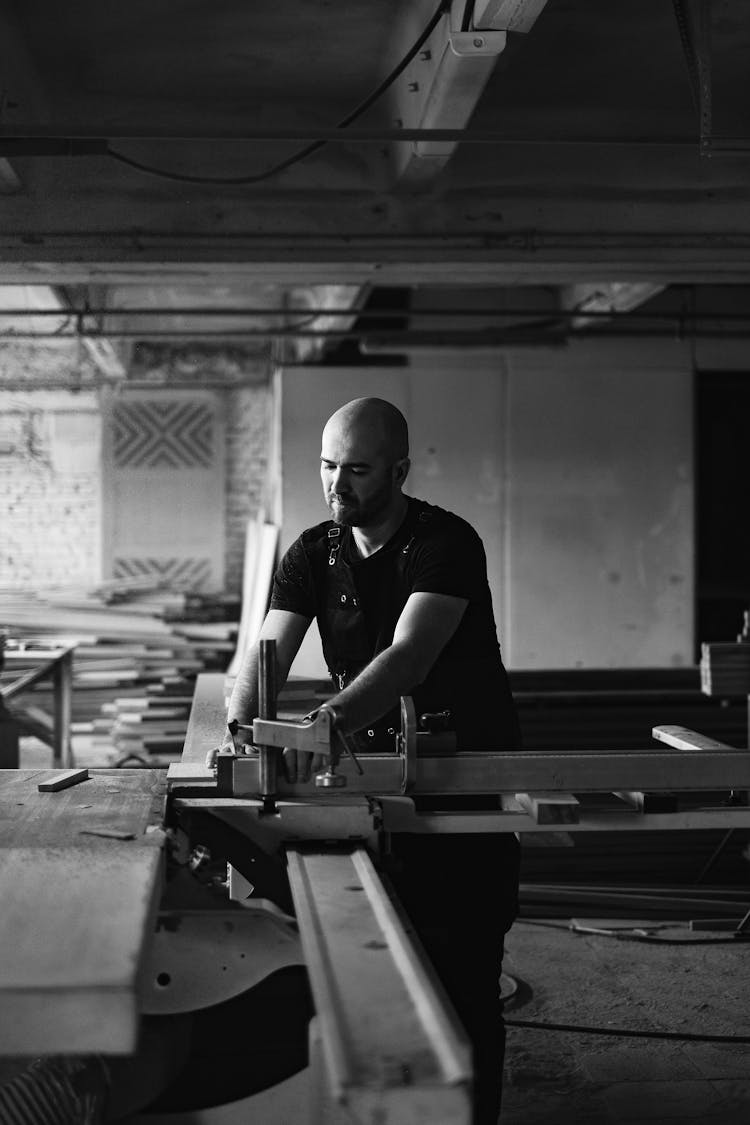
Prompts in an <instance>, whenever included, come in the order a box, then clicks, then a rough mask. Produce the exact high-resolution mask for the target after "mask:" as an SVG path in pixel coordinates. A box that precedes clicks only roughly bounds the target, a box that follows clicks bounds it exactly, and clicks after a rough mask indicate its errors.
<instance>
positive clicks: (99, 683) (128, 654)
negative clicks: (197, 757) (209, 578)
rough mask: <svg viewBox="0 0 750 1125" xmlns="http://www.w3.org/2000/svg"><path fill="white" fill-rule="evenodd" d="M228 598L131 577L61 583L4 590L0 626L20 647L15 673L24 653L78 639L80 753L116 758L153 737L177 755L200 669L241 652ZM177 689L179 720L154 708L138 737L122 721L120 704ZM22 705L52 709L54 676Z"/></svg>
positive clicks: (145, 746) (11, 645)
mask: <svg viewBox="0 0 750 1125" xmlns="http://www.w3.org/2000/svg"><path fill="white" fill-rule="evenodd" d="M227 601H228V600H227V599H225V598H224V597H223V596H222V595H218V596H216V597H213V596H211V597H209V596H199V595H195V594H186V593H184V592H182V591H172V590H169V589H161V588H157V589H155V588H154V587H153V584H151V586H149V587H148V588H145V587H143V586H140V587H136V588H133V587H132V584H128V583H125V584H122V586H121V585H120V584H115V583H109V584H107V589H105V590H103V591H102V590H96V591H89V592H84V593H83V594H82V595H80V594H79V592H77V591H73V592H71V591H60V590H56V591H52V592H49V593H45V594H44V595H35V596H31V595H29V596H25V597H19V595H18V594H17V593H15V594H14V595H13V597H12V598H10V597H3V595H2V593H1V592H0V628H4V629H5V630H6V631H7V632H8V634H9V638H10V640H9V642H8V651H13V652H15V659H14V661H13V664H14V669H13V671H10V670H8V671H6V673H5V676H6V677H8V676H11V675H14V674H17V670H18V669H19V667H22V662H23V654H24V652H26V653H27V654H28V657H29V662H30V663H31V662H32V660H33V657H34V655H35V654H36V655H38V654H39V653H43V652H44V651H45V650H48V649H54V648H56V647H60V646H61V645H69V644H71V643H74V644H75V645H76V648H75V652H74V656H73V726H72V734H73V754H74V758H76V760H81V759H82V758H83V759H84V760H86V761H87V762H90V763H93V762H94V761H95V760H99V761H101V762H102V763H104V764H110V763H111V762H112V761H113V760H116V759H119V758H120V757H122V756H123V754H124V753H126V752H127V753H134V752H138V753H140V754H141V755H149V754H150V753H151V752H152V747H153V746H154V745H155V741H154V739H155V737H157V736H158V741H159V751H160V752H161V751H164V752H165V753H169V754H170V755H171V756H174V757H178V756H179V754H180V751H181V749H182V741H183V740H184V731H185V729H186V724H187V718H186V716H187V710H188V708H189V701H190V699H191V698H192V694H193V689H194V684H195V677H196V675H197V674H198V673H199V672H202V671H205V670H211V671H215V670H221V669H223V668H225V667H226V664H227V661H228V660H229V659H230V657H231V655H232V653H233V652H234V650H235V637H236V633H237V623H236V622H233V621H224V620H216V619H215V618H217V617H219V616H220V615H221V616H224V615H226V612H227ZM193 617H195V618H197V619H196V620H193V619H192V618H193ZM211 618H214V620H211ZM19 660H20V663H19ZM174 693H178V695H179V697H180V699H181V700H183V701H184V700H185V699H187V700H188V703H187V704H185V703H184V702H183V703H181V704H180V705H179V706H180V708H181V710H180V722H179V723H178V722H177V721H176V719H177V716H176V715H175V714H174V710H175V708H174V705H172V712H173V714H172V715H170V720H169V727H168V729H167V730H164V729H162V728H163V724H161V726H160V727H159V728H158V729H157V727H156V725H155V724H156V723H157V722H159V723H161V718H162V716H158V717H157V716H150V717H149V719H148V720H147V721H146V722H145V723H142V725H141V727H140V728H139V731H140V733H139V735H138V737H136V736H135V732H134V731H133V730H130V729H129V728H128V726H127V724H126V723H122V722H121V721H120V711H124V713H126V714H128V715H132V714H133V713H134V710H135V708H137V707H138V706H141V704H139V703H138V702H136V703H135V704H134V705H133V706H130V704H129V702H128V701H129V700H131V699H135V700H136V701H138V700H141V701H142V700H143V699H144V698H147V699H148V698H150V697H151V696H153V697H154V698H155V699H156V700H158V699H159V698H160V697H161V696H162V695H166V694H170V695H171V694H174ZM20 703H21V705H22V706H23V707H25V708H26V710H27V711H31V712H32V713H37V712H38V713H40V714H41V713H46V714H47V715H51V714H52V713H53V699H52V684H51V683H50V682H49V681H43V682H41V683H39V684H38V685H36V686H35V688H33V689H32V690H31V691H30V692H29V693H28V694H25V695H24V696H23V698H22V699H21V700H20ZM149 710H150V707H149ZM130 725H131V726H132V725H133V724H132V722H131V724H130ZM162 736H163V737H162ZM167 738H168V741H166V739H167ZM150 764H160V763H156V762H151V763H150Z"/></svg>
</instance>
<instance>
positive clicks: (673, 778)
mask: <svg viewBox="0 0 750 1125" xmlns="http://www.w3.org/2000/svg"><path fill="white" fill-rule="evenodd" d="M362 765H363V768H364V774H363V775H362V776H359V775H358V774H357V772H356V770H355V768H354V766H353V763H352V762H351V759H349V758H343V759H342V760H341V762H340V763H339V766H338V772H339V773H340V774H342V776H344V777H345V778H346V791H347V792H348V793H350V794H351V793H367V794H370V795H376V794H379V793H382V794H397V793H400V791H401V772H402V767H401V764H400V762H399V761H398V759H396V758H394V756H393V755H388V756H386V755H379V754H372V755H368V756H367V757H365V758H364V759H363V762H362ZM233 773H234V795H235V796H242V795H248V796H253V795H255V794H257V793H258V791H259V789H258V759H257V757H256V756H255V755H247V756H245V757H242V758H237V759H235V760H234V762H233ZM691 789H695V790H702V791H705V790H721V789H724V790H729V789H750V754H748V753H747V751H746V750H734V749H730V748H725V749H720V750H716V749H710V750H695V751H694V752H692V753H690V754H684V753H681V752H680V751H679V750H677V749H672V748H664V749H661V748H658V749H657V748H654V749H651V750H627V751H616V752H597V751H594V750H591V751H583V752H580V751H575V750H571V751H564V752H560V753H544V752H538V751H520V752H516V751H506V752H500V753H493V752H491V751H488V752H487V753H474V752H472V753H468V752H467V753H460V754H454V755H450V756H446V757H441V758H437V757H436V758H428V757H424V758H418V759H417V789H416V791H417V792H418V793H454V794H455V793H498V792H537V791H541V792H555V793H557V792H563V793H571V792H572V793H596V792H605V793H609V792H613V791H621V790H622V791H625V790H653V791H657V790H667V791H669V792H672V791H675V790H680V791H682V790H691ZM278 793H279V796H280V797H294V796H300V797H301V796H307V797H309V796H310V795H311V794H312V793H314V787H313V786H312V785H311V784H308V783H304V782H297V783H294V784H292V783H290V782H287V781H285V780H284V779H283V778H282V777H280V778H279V781H278Z"/></svg>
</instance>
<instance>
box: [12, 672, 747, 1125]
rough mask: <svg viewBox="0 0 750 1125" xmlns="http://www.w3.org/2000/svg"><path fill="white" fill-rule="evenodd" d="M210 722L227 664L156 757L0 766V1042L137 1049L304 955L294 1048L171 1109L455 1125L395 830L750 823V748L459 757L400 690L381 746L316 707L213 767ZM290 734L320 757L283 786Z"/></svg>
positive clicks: (458, 1108) (446, 1042) (444, 1015)
mask: <svg viewBox="0 0 750 1125" xmlns="http://www.w3.org/2000/svg"><path fill="white" fill-rule="evenodd" d="M273 703H275V701H273ZM265 710H266V712H268V711H269V710H273V711H274V713H275V707H274V706H272V705H269V706H267V707H266V708H265ZM225 723H226V693H225V681H224V677H223V676H222V675H219V674H213V675H203V676H200V677H199V679H198V683H197V688H196V694H195V699H194V703H193V709H192V714H191V719H190V725H189V729H188V735H187V739H186V743H185V749H184V753H183V756H182V761H181V762H180V763H176V764H174V765H172V766H171V767H170V768H169V770H168V772H167V773H166V774H165V773H164V771H160V770H92V771H89V776H88V778H87V779H84V780H82V781H81V782H80V783H79V784H76V785H72V786H70V787H68V788H64V789H61V790H59V791H56V792H55V791H53V792H39V790H38V785H39V782H40V781H42V780H44V778H45V776H46V774H47V773H49V772H51V771H27V770H20V771H3V772H4V776H3V777H2V778H0V843H1V844H2V847H3V849H4V862H3V864H2V867H1V868H0V880H1V881H2V888H1V889H0V893H2V901H3V910H2V912H1V913H0V935H1V938H0V944H1V947H2V949H3V958H2V962H1V963H0V1003H1V1004H2V1010H3V1013H4V1018H3V1020H2V1021H1V1022H0V1056H3V1055H5V1056H8V1057H16V1056H26V1055H31V1054H59V1053H61V1052H68V1053H72V1054H86V1053H94V1052H96V1053H101V1054H103V1055H106V1056H112V1057H115V1056H118V1055H120V1056H121V1055H128V1054H132V1053H133V1052H135V1051H136V1050H137V1047H138V1029H139V1020H141V1018H142V1017H144V1016H161V1017H167V1018H169V1017H170V1016H176V1015H178V1014H180V1013H190V1012H198V1011H202V1010H209V1009H211V1008H212V1007H213V1006H215V1005H217V1004H219V1003H222V1002H225V1001H227V1000H228V999H230V998H231V997H235V996H238V995H240V994H243V993H246V992H247V990H248V989H251V988H253V987H254V986H256V985H258V983H259V982H261V981H263V980H265V979H266V978H268V977H269V975H270V974H272V973H274V972H275V971H276V970H278V969H281V968H284V967H288V966H292V965H302V964H304V965H305V966H306V969H307V974H308V977H309V981H310V986H311V990H312V997H313V1003H314V1009H315V1018H314V1019H313V1020H312V1022H311V1024H310V1050H309V1065H308V1066H307V1067H305V1068H304V1069H302V1070H300V1071H299V1072H298V1073H296V1074H294V1075H292V1076H290V1077H287V1078H285V1079H283V1080H282V1081H279V1082H277V1083H276V1084H274V1085H273V1086H271V1087H270V1088H268V1089H265V1090H262V1091H260V1092H258V1093H255V1094H253V1095H251V1096H249V1097H245V1098H242V1099H239V1100H237V1101H234V1102H232V1103H231V1104H230V1105H226V1104H225V1105H223V1106H221V1107H218V1108H216V1109H210V1108H205V1109H203V1110H201V1112H200V1114H199V1115H193V1116H179V1117H175V1118H173V1120H174V1121H190V1122H199V1121H201V1122H205V1123H206V1125H208V1123H209V1122H211V1121H216V1122H222V1123H229V1122H234V1121H236V1122H246V1121H248V1122H249V1121H255V1120H257V1121H263V1122H264V1125H273V1123H274V1122H278V1123H279V1125H281V1123H282V1122H283V1123H284V1125H294V1123H295V1122H308V1121H310V1122H312V1121H319V1122H331V1123H334V1125H336V1123H338V1122H340V1123H344V1122H346V1123H356V1122H369V1121H374V1120H377V1121H381V1122H389V1123H391V1122H404V1123H407V1122H414V1121H421V1120H430V1121H431V1122H436V1123H442V1122H445V1123H453V1122H456V1123H458V1122H468V1121H469V1120H470V1114H471V1107H470V1098H469V1093H468V1091H469V1086H470V1079H471V1063H470V1050H469V1046H468V1043H467V1041H466V1038H465V1036H464V1034H463V1032H462V1029H461V1027H460V1026H458V1024H457V1021H456V1019H455V1016H454V1014H453V1012H452V1010H451V1009H450V1007H449V1005H448V1004H447V1002H446V1001H445V999H444V996H443V994H442V991H441V989H440V986H439V983H438V982H436V981H435V980H434V978H433V975H432V971H431V967H430V965H429V964H428V963H426V961H425V959H424V957H423V955H422V954H421V953H420V948H419V943H418V941H417V940H416V939H415V937H414V935H413V934H412V933H410V929H409V924H408V920H407V919H406V918H405V917H404V916H403V914H402V912H401V910H400V907H399V904H398V902H395V901H393V899H392V898H391V896H390V895H389V893H388V890H387V888H386V886H385V885H384V882H383V880H382V879H381V876H380V873H379V856H380V855H381V854H382V851H383V849H384V848H387V845H388V841H389V838H390V837H391V834H393V833H400V832H408V833H420V834H426V835H430V834H441V835H442V834H446V833H473V832H481V833H487V832H523V833H528V832H531V833H538V832H549V831H551V830H558V829H560V828H563V829H564V830H565V831H566V832H586V831H603V830H608V829H612V830H617V831H622V830H639V829H653V828H659V829H664V830H669V829H684V828H713V827H718V828H722V829H728V828H731V827H745V828H746V827H749V826H750V809H748V806H747V793H748V791H749V790H750V754H748V752H747V750H744V749H743V750H739V749H735V748H732V747H729V746H727V745H724V744H722V743H718V742H716V741H715V740H711V739H706V738H703V737H702V736H700V735H697V734H695V733H694V732H690V731H686V730H684V729H682V728H675V727H661V728H655V731H654V734H655V736H656V739H657V740H658V741H657V744H656V745H653V746H650V747H639V748H637V749H634V750H633V751H629V752H622V751H618V752H617V753H600V752H581V753H579V752H567V753H538V752H490V753H488V752H482V751H480V750H478V751H477V752H472V753H450V752H447V751H446V748H445V744H444V740H443V741H442V742H441V739H440V737H439V736H437V737H435V736H433V735H432V734H430V733H428V732H424V733H422V732H420V731H419V730H418V725H419V724H418V723H417V720H416V717H415V715H414V712H413V708H412V707H411V705H410V700H408V699H404V700H403V701H402V727H401V730H400V731H399V732H398V733H397V734H396V736H395V737H394V746H393V751H392V752H390V753H385V754H372V755H365V756H361V757H357V756H356V755H355V756H354V757H352V756H350V755H349V754H347V753H345V752H343V751H342V748H341V746H340V744H337V742H336V740H335V739H334V738H332V736H331V730H330V716H328V715H327V713H326V710H325V708H323V709H321V710H319V711H318V712H317V713H316V714H314V715H313V716H312V717H311V718H308V719H302V718H301V716H300V715H299V714H296V715H291V716H289V715H284V714H283V713H282V714H281V716H280V717H275V716H274V717H269V716H268V714H266V715H265V716H264V717H261V718H258V719H257V720H255V722H254V723H253V725H252V730H248V731H245V732H242V731H236V732H235V738H236V741H237V745H236V746H235V747H234V749H233V750H228V751H227V752H225V753H223V754H221V755H220V756H219V758H218V761H217V766H216V769H215V770H214V769H211V768H209V767H207V766H206V765H205V758H206V752H207V750H209V749H211V748H212V747H215V746H216V745H217V743H218V742H220V741H221V739H222V737H223V733H224V731H225ZM243 735H244V738H245V741H246V742H248V743H252V744H253V746H254V747H255V749H253V751H252V752H250V753H247V752H245V751H244V749H243V747H242V745H241V743H242V738H243ZM644 741H645V740H644ZM283 747H297V748H298V749H299V750H301V751H305V750H307V751H312V750H314V751H315V752H316V753H317V754H318V755H320V756H321V757H322V759H323V762H324V765H323V768H321V769H318V771H317V772H316V773H315V774H313V775H312V776H311V777H310V778H309V780H307V781H296V782H293V783H292V782H289V781H287V780H285V777H284V773H283V770H282V769H281V768H280V755H281V753H282V748H283ZM464 799H465V800H464ZM652 810H655V811H652ZM217 860H219V861H221V864H222V865H223V863H224V861H226V864H227V868H226V870H227V878H226V885H224V882H223V881H222V885H221V886H220V887H219V888H218V889H217V886H216V885H215V883H216V880H214V885H213V887H212V889H211V895H210V896H209V897H210V898H211V901H210V902H208V900H207V899H206V887H205V880H204V886H203V889H202V891H201V893H199V894H197V896H193V895H191V894H190V893H187V894H185V895H182V896H181V892H180V886H182V887H183V888H184V887H186V886H187V887H190V886H193V885H196V886H197V885H198V884H199V883H200V880H201V874H202V873H204V875H205V872H207V871H208V870H209V869H210V865H211V863H215V862H216V861H217ZM170 873H171V874H170ZM175 873H176V874H175ZM219 892H220V894H219ZM217 894H219V897H218V898H217ZM201 895H203V897H201ZM248 1064H249V1065H252V1060H248ZM133 1120H134V1121H135V1120H137V1121H139V1122H141V1121H142V1122H147V1121H149V1120H153V1121H154V1122H156V1121H157V1120H158V1121H162V1122H163V1121H169V1120H170V1118H169V1117H166V1118H165V1117H157V1116H153V1117H152V1118H149V1116H148V1114H145V1113H144V1115H143V1116H141V1117H138V1118H137V1119H135V1118H134V1119H133Z"/></svg>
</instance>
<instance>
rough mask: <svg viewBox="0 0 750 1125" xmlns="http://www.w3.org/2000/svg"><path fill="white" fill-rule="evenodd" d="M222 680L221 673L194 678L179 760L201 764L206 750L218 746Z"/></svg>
mask: <svg viewBox="0 0 750 1125" xmlns="http://www.w3.org/2000/svg"><path fill="white" fill-rule="evenodd" d="M225 680H226V677H225V676H224V673H223V672H204V673H202V674H201V675H199V676H198V677H197V679H196V682H195V696H194V698H193V706H192V708H191V711H190V718H189V720H188V728H187V733H186V735H185V746H184V748H183V751H182V761H183V763H187V762H193V763H196V764H200V765H203V764H204V762H205V760H206V754H207V752H208V751H209V750H210V749H212V747H214V746H220V745H221V743H222V741H223V739H224V734H225V732H226V726H227V708H226V703H225V701H224V700H225V691H224V684H225Z"/></svg>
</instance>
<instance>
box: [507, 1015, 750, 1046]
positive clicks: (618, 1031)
mask: <svg viewBox="0 0 750 1125" xmlns="http://www.w3.org/2000/svg"><path fill="white" fill-rule="evenodd" d="M503 1023H504V1024H505V1025H506V1027H528V1028H534V1029H536V1030H538V1031H571V1032H573V1033H575V1034H578V1035H614V1036H617V1037H618V1038H620V1039H673V1040H677V1041H683V1042H687V1043H750V1035H702V1034H700V1033H699V1032H692V1031H646V1030H643V1031H639V1030H638V1029H636V1028H629V1027H598V1026H589V1025H587V1024H575V1023H548V1022H547V1021H546V1020H515V1019H510V1018H508V1017H507V1016H506V1017H505V1018H504V1020H503Z"/></svg>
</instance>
